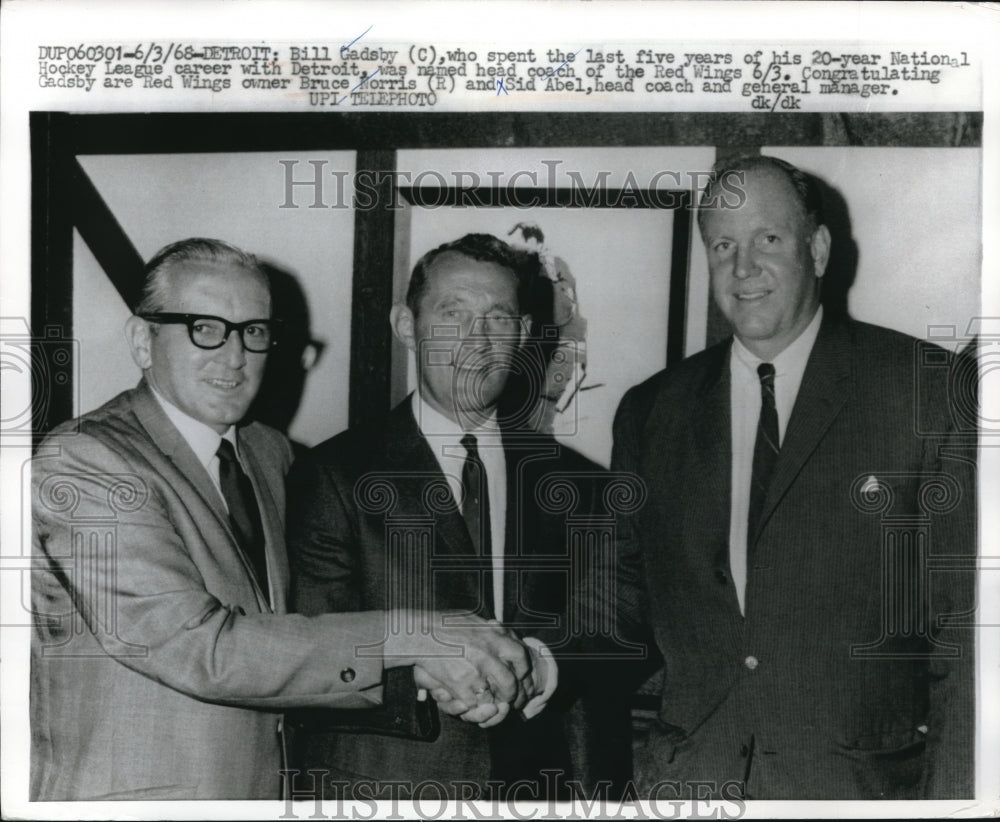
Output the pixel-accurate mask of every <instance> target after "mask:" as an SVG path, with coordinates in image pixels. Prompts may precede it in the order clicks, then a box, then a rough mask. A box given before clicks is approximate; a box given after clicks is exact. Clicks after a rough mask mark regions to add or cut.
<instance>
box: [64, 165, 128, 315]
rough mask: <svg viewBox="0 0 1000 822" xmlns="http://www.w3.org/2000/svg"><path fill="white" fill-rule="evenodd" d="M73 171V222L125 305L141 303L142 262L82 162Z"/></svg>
mask: <svg viewBox="0 0 1000 822" xmlns="http://www.w3.org/2000/svg"><path fill="white" fill-rule="evenodd" d="M70 162H71V165H72V170H73V199H72V204H73V222H74V224H75V226H76V229H77V231H79V232H80V236H81V237H82V238H83V241H84V242H85V243H86V244H87V247H88V248H89V249H90V251H91V253H92V254H93V255H94V258H95V259H96V260H97V262H98V264H100V266H101V268H103V269H104V273H105V274H107V275H108V279H109V280H110V281H111V284H112V285H113V286H114V287H115V289H116V290H117V291H118V293H119V294H121V297H122V299H123V300H124V301H125V305H127V306H129V307H130V308H131V307H132V306H134V305H135V304H136V302H138V299H139V294H140V292H141V291H142V269H143V265H144V263H143V260H142V257H141V256H140V254H139V252H138V251H137V250H136V248H135V246H134V245H132V241H131V240H130V239H129V238H128V235H127V234H125V231H124V230H123V229H122V227H121V224H120V223H119V222H118V220H117V219H116V218H115V215H114V214H112V213H111V209H110V208H108V205H107V203H105V202H104V198H103V197H101V195H100V192H98V190H97V189H96V188H95V187H94V184H93V182H92V181H91V179H90V177H88V176H87V172H86V171H84V170H83V167H82V166H81V165H80V163H79V161H78V160H77V159H76V158H75V157H74V158H72V159H71V161H70Z"/></svg>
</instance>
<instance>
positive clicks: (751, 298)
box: [736, 291, 771, 303]
mask: <svg viewBox="0 0 1000 822" xmlns="http://www.w3.org/2000/svg"><path fill="white" fill-rule="evenodd" d="M770 293H771V292H770V291H747V292H744V293H742V294H737V295H736V299H737V300H740V301H741V302H746V303H752V302H756V301H757V300H763V299H764V298H765V297H766V296H767V295H768V294H770Z"/></svg>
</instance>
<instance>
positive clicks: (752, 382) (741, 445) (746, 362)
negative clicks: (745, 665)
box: [729, 306, 823, 614]
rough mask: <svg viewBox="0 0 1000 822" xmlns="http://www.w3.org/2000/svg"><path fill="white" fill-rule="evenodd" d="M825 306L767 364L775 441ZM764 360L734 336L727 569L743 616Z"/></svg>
mask: <svg viewBox="0 0 1000 822" xmlns="http://www.w3.org/2000/svg"><path fill="white" fill-rule="evenodd" d="M822 320H823V307H822V306H820V308H819V310H818V311H817V312H816V314H815V316H813V318H812V321H811V322H810V323H809V325H808V326H806V329H805V330H804V331H803V332H802V333H801V334H799V336H798V337H796V338H795V340H793V341H792V343H791V345H789V346H788V348H786V349H785V350H784V351H782V352H781V353H780V354H778V356H777V357H775V358H774V359H773V360H772V361H771V362H772V365H774V402H775V405H776V406H777V409H778V437H779V443H780V442H783V441H784V439H785V428H786V427H787V426H788V419H789V417H791V415H792V408H793V407H794V405H795V398H796V397H797V396H798V394H799V386H800V385H801V384H802V375H803V374H804V373H805V370H806V362H807V361H808V359H809V354H810V352H811V351H812V348H813V343H815V342H816V335H817V334H818V333H819V326H820V323H821V322H822ZM762 362H764V360H761V359H760V358H759V357H757V356H755V355H754V354H751V353H750V351H749V350H748V349H747V347H746V346H745V345H743V343H741V342H740V341H739V340H738V339H737V338H735V337H734V338H733V347H732V356H731V357H730V358H729V375H730V408H731V409H732V415H731V416H732V443H733V464H732V496H731V498H730V508H729V568H730V572H731V573H732V576H733V584H734V585H735V586H736V596H737V598H738V599H739V603H740V611H741V612H742V613H743V614H746V585H747V527H748V522H747V521H748V517H749V511H750V479H751V475H752V474H753V450H754V444H755V442H756V440H757V423H758V421H759V419H760V405H761V399H760V377H759V376H758V374H757V366H758V365H760V364H761V363H762Z"/></svg>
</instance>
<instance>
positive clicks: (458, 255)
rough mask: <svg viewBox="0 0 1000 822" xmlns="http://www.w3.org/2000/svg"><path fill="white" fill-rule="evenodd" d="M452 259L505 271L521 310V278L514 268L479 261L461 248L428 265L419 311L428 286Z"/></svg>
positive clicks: (433, 260)
mask: <svg viewBox="0 0 1000 822" xmlns="http://www.w3.org/2000/svg"><path fill="white" fill-rule="evenodd" d="M452 259H456V260H457V259H463V260H466V261H468V262H469V263H471V264H472V265H477V266H492V267H493V268H495V269H497V270H499V271H505V272H507V274H508V275H509V277H510V281H511V283H512V284H513V285H514V295H515V298H516V299H517V304H518V308H519V309H520V305H521V300H520V295H519V294H518V285H519V278H518V275H517V271H516V270H515V269H514V268H512V267H511V266H509V265H506V264H504V263H502V262H500V261H499V260H480V259H477V258H476V257H474V256H472V255H471V254H468V253H466V252H465V251H463V250H462V249H460V248H449V249H448V250H447V251H442V252H441V253H440V254H438V255H437V256H436V257H434V259H432V260H431V261H430V262H429V263H428V264H427V266H426V268H425V270H424V287H423V288H421V290H420V299H419V301H418V305H417V306H415V308H417V309H419V307H420V306H419V303H420V302H423V301H424V300H425V299H426V298H427V291H428V289H427V287H426V286H427V285H429V284H430V282H431V278H432V277H433V276H434V274H435V272H437V271H438V270H439V269H440V268H441V267H442V264H443V263H447V262H448V261H450V260H452Z"/></svg>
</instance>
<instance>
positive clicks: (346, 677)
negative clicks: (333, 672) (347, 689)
mask: <svg viewBox="0 0 1000 822" xmlns="http://www.w3.org/2000/svg"><path fill="white" fill-rule="evenodd" d="M356 676H357V674H356V673H354V669H353V668H344V670H342V671H341V672H340V678H341V679H342V680H343V681H344V682H354V677H356Z"/></svg>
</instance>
